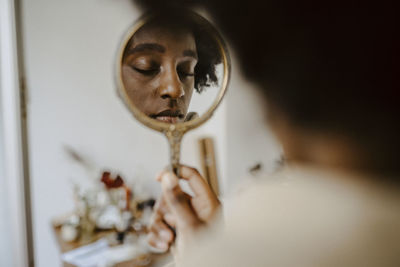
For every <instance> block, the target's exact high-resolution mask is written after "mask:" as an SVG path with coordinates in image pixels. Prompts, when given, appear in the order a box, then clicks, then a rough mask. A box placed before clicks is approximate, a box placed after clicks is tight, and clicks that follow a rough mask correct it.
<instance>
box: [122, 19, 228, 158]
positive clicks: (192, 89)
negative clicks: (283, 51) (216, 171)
mask: <svg viewBox="0 0 400 267" xmlns="http://www.w3.org/2000/svg"><path fill="white" fill-rule="evenodd" d="M182 13H183V14H176V13H173V14H171V13H169V12H164V13H157V14H149V15H147V16H145V17H143V18H141V19H140V20H139V21H138V22H136V23H135V24H134V25H133V26H132V27H130V28H129V30H128V31H127V33H126V35H125V36H124V38H123V40H122V43H121V47H120V49H119V51H118V56H117V62H116V82H117V86H118V90H119V95H120V96H121V98H122V100H123V101H124V103H125V104H126V106H127V107H128V109H129V110H130V111H131V112H132V113H133V115H134V116H135V118H137V119H138V120H139V121H140V122H142V123H143V124H145V125H146V126H148V127H150V128H152V129H154V130H157V131H161V132H164V133H165V134H166V135H167V137H168V139H169V140H170V143H171V148H172V150H171V151H172V154H171V161H172V162H174V160H173V159H172V158H173V157H174V156H173V155H174V154H175V163H177V160H179V156H177V155H176V154H179V143H180V140H181V137H182V135H183V134H184V133H185V132H187V131H188V130H190V129H193V128H195V127H198V126H199V125H201V124H202V123H204V122H205V121H207V120H208V119H209V118H210V117H211V116H212V114H213V112H214V111H215V109H216V108H217V107H218V105H219V103H220V102H221V100H222V98H223V96H224V94H225V91H226V88H227V85H228V81H229V74H230V58H229V54H228V51H227V49H226V46H225V44H224V41H223V40H222V38H221V36H220V34H219V33H218V32H217V30H216V29H215V28H214V27H213V26H212V25H211V24H210V22H208V21H207V20H206V19H205V18H203V17H202V16H200V15H198V14H197V13H194V12H189V11H186V12H182ZM172 139H174V140H172ZM173 147H175V148H173ZM173 165H174V164H173Z"/></svg>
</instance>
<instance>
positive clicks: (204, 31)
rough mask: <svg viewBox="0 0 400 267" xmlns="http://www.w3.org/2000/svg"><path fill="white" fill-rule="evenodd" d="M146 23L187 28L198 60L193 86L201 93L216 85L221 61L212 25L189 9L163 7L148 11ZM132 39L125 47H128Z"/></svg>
mask: <svg viewBox="0 0 400 267" xmlns="http://www.w3.org/2000/svg"><path fill="white" fill-rule="evenodd" d="M150 14H151V15H150V19H149V21H148V22H147V24H146V26H147V25H151V26H160V27H162V28H166V29H168V30H187V31H189V32H191V33H192V34H193V36H194V39H195V42H196V50H197V57H198V61H197V64H196V67H195V69H194V88H195V89H196V91H197V92H198V93H201V92H202V91H203V90H205V89H206V88H207V87H210V86H212V85H216V84H217V83H218V77H217V75H216V66H217V65H218V64H220V63H221V61H222V55H221V53H220V49H219V44H218V41H217V39H216V38H215V36H214V34H213V31H212V28H211V27H212V26H211V25H210V24H209V23H208V22H207V21H205V20H202V19H200V17H197V16H196V15H195V14H193V13H192V12H190V11H189V10H186V9H185V10H181V9H179V10H177V9H168V8H167V9H164V10H163V11H162V12H161V11H154V12H151V13H150ZM131 42H132V39H131V40H130V41H129V43H128V45H127V47H130V45H131Z"/></svg>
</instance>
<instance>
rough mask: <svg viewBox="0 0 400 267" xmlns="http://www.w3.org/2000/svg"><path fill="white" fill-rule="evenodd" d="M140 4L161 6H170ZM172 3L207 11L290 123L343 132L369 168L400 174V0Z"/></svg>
mask: <svg viewBox="0 0 400 267" xmlns="http://www.w3.org/2000/svg"><path fill="white" fill-rule="evenodd" d="M139 2H142V3H143V4H145V5H147V6H148V7H152V8H157V7H159V6H160V5H162V3H161V2H164V1H157V0H146V1H139ZM168 2H169V3H170V2H174V3H175V4H177V5H180V6H182V5H186V6H192V5H194V4H198V5H201V6H202V7H204V8H206V10H207V11H209V13H210V14H211V15H212V16H213V18H214V19H215V21H216V23H217V24H218V26H219V27H220V28H221V29H222V31H223V32H224V35H225V36H227V38H228V39H229V41H230V44H231V46H232V47H233V48H234V50H235V51H236V54H237V56H238V58H239V61H240V63H241V67H242V69H243V72H244V74H245V75H246V77H247V78H249V79H251V80H252V81H254V82H255V83H257V84H258V85H260V88H261V90H262V91H263V93H265V95H266V96H267V98H268V100H269V101H270V102H271V103H273V104H274V106H276V107H277V108H278V109H279V110H280V111H281V112H283V113H284V114H285V116H286V117H287V118H288V119H289V120H290V121H291V123H293V124H295V125H297V126H300V127H303V128H306V129H310V130H313V131H320V132H322V133H323V132H331V133H332V132H335V133H338V134H340V135H345V136H346V137H349V138H351V140H352V141H353V143H354V144H357V145H358V146H359V147H361V148H363V149H364V151H363V152H364V153H363V155H362V156H365V157H366V158H367V159H369V162H370V163H371V166H370V167H371V168H375V169H376V170H378V171H394V172H396V173H400V163H399V157H398V153H399V151H400V86H399V85H400V84H399V81H400V73H399V71H400V67H399V62H400V58H399V55H400V49H399V47H400V44H399V40H400V38H399V33H398V28H397V26H396V25H398V24H399V23H398V22H399V21H398V17H399V16H398V12H397V9H396V8H395V2H396V1H390V0H380V1H355V0H329V1H317V0H304V1H291V0H269V1H255V0H246V1H232V0H229V1H228V0H203V1H202V0H193V1H184V0H181V1H177V0H176V1H171V0H170V1H168ZM372 165H373V166H372Z"/></svg>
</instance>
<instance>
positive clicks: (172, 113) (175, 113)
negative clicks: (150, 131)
mask: <svg viewBox="0 0 400 267" xmlns="http://www.w3.org/2000/svg"><path fill="white" fill-rule="evenodd" d="M150 117H152V118H153V119H156V120H159V121H162V122H166V123H177V122H179V121H180V120H182V119H183V118H184V115H183V114H182V112H181V111H180V110H171V109H168V110H164V111H161V112H159V113H157V114H154V115H150Z"/></svg>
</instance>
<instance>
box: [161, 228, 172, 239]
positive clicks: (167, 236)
mask: <svg viewBox="0 0 400 267" xmlns="http://www.w3.org/2000/svg"><path fill="white" fill-rule="evenodd" d="M160 236H161V237H162V238H163V239H169V238H170V237H171V235H170V233H169V232H168V231H165V230H162V231H160Z"/></svg>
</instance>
